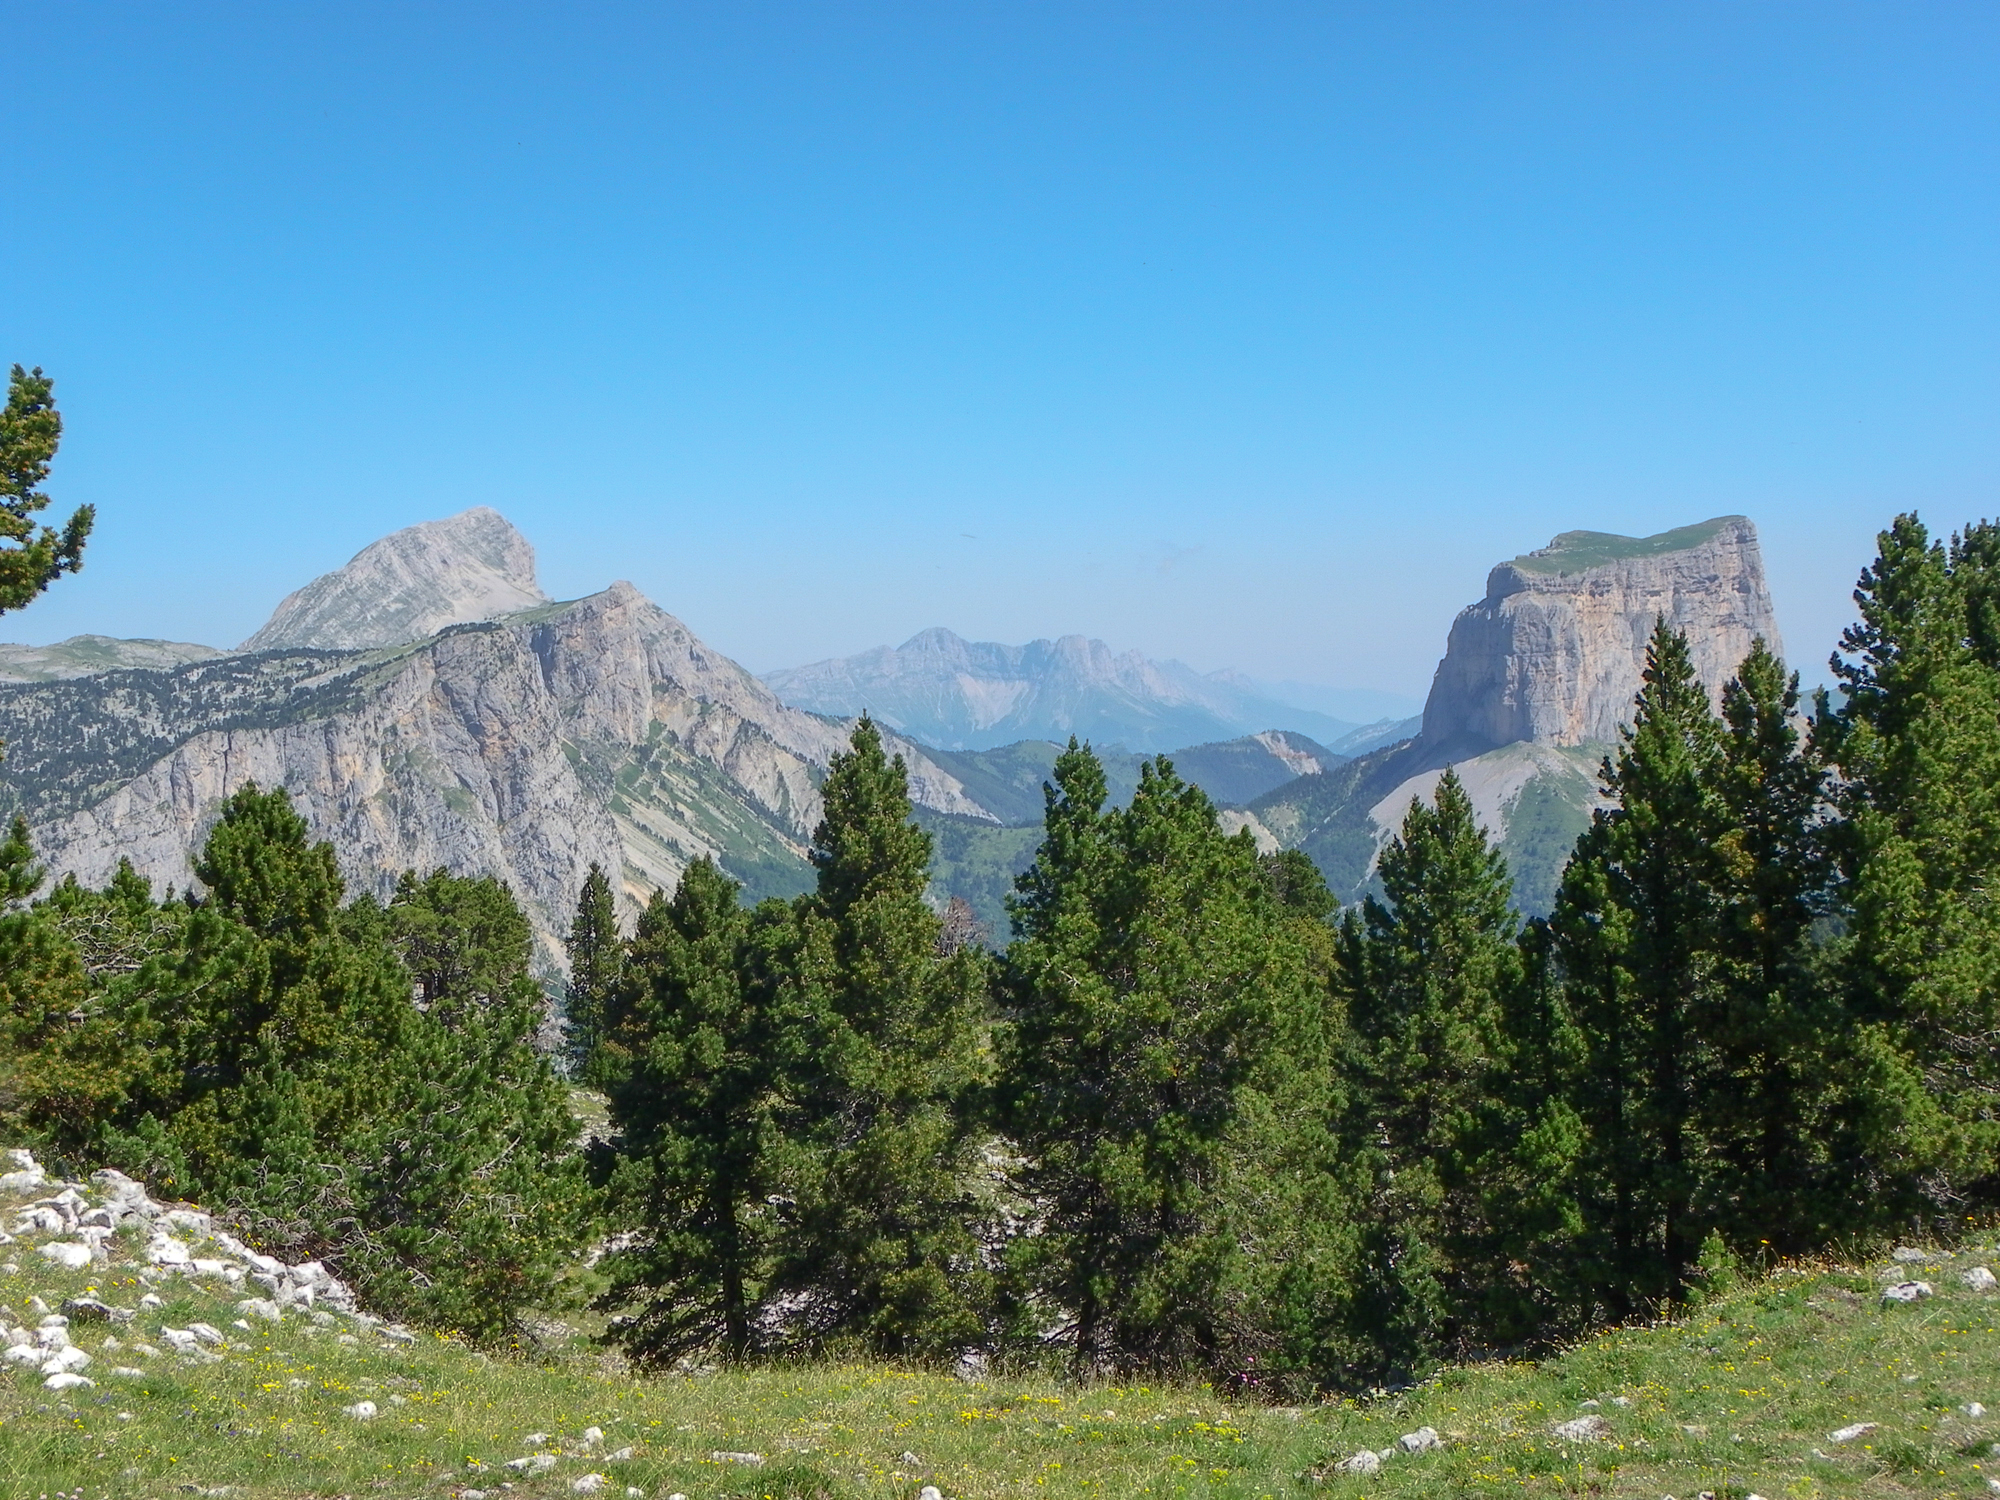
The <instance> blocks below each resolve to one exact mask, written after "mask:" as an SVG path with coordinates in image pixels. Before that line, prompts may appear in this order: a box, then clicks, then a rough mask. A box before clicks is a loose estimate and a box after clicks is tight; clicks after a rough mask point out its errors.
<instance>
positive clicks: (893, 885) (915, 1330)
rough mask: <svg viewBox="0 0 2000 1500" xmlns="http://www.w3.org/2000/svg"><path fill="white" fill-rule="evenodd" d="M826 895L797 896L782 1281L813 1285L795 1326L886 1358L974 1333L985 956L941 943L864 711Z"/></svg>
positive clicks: (840, 766)
mask: <svg viewBox="0 0 2000 1500" xmlns="http://www.w3.org/2000/svg"><path fill="white" fill-rule="evenodd" d="M821 794H822V797H823V799H824V803H825V808H826V814H825V818H824V820H823V821H822V822H821V823H820V825H819V828H818V830H817V831H816V832H815V834H814V836H813V855H812V858H813V864H814V865H815V866H816V867H817V869H818V872H819V882H818V889H817V891H816V892H815V893H814V894H813V895H811V896H808V897H804V898H801V900H800V902H799V906H798V914H797V925H796V928H795V929H794V933H793V936H792V939H791V944H792V946H791V950H790V953H789V955H788V956H787V957H786V958H785V960H784V968H785V970H786V971H787V972H786V973H785V975H784V979H783V989H782V993H781V994H780V995H779V996H778V997H777V998H776V999H775V1000H774V1002H773V1003H774V1005H776V1006H777V1007H779V1009H780V1010H781V1011H783V1013H784V1014H785V1016H786V1017H787V1018H788V1019H787V1021H786V1023H785V1030H786V1032H787V1033H788V1034H789V1035H792V1036H794V1037H796V1036H798V1035H800V1034H801V1033H802V1032H803V1031H805V1030H811V1031H814V1032H816V1035H815V1036H814V1037H813V1040H812V1045H811V1046H810V1047H805V1048H795V1049H794V1051H795V1055H796V1057H797V1060H798V1063H799V1066H800V1068H801V1070H802V1071H801V1072H799V1073H798V1074H797V1075H796V1076H795V1077H794V1079H793V1080H792V1083H791V1085H790V1091H791V1094H792V1096H793V1098H794V1099H795V1101H796V1108H797V1110H798V1111H799V1115H798V1119H799V1122H800V1125H799V1127H798V1128H799V1129H800V1130H801V1131H802V1135H801V1136H800V1145H801V1146H802V1147H803V1149H802V1150H801V1151H799V1152H798V1153H797V1154H796V1157H795V1160H796V1161H797V1163H798V1168H797V1170H796V1173H795V1175H794V1180H795V1182H796V1189H795V1196H794V1200H793V1201H794V1217H793V1221H792V1223H791V1224H790V1225H789V1226H788V1227H787V1231H786V1233H785V1234H784V1236H783V1238H782V1244H781V1250H780V1255H779V1260H778V1265H777V1267H776V1269H775V1271H774V1282H775V1284H776V1285H777V1286H778V1287H779V1288H781V1289H787V1290H793V1291H797V1292H801V1293H805V1294H807V1296H808V1304H809V1305H808V1309H807V1315H806V1316H805V1317H804V1319H803V1320H802V1322H801V1331H802V1332H803V1333H804V1334H805V1335H806V1336H807V1337H810V1338H813V1339H816V1340H818V1341H821V1342H823V1343H830V1344H840V1343H854V1344H858V1345H860V1346H863V1347H868V1348H872V1349H874V1350H877V1351H879V1352H881V1353H884V1354H889V1355H893V1356H912V1355H931V1354H941V1353H944V1352H947V1351H950V1350H953V1349H957V1348H962V1347H965V1346H966V1345H969V1344H973V1343H977V1342H980V1341H981V1340H983V1338H984V1337H985V1334H986V1325H985V1322H984V1320H983V1303H984V1300H985V1298H984V1294H983V1291H982V1286H983V1283H984V1277H983V1273H982V1268H981V1262H980V1259H979V1254H978V1246H977V1244H976V1242H975V1241H974V1239H973V1237H972V1233H971V1230H970V1228H969V1220H970V1217H971V1214H970V1205H969V1202H968V1178H969V1173H970V1168H971V1152H972V1144H973V1134H974V1130H973V1125H974V1113H975V1105H976V1100H977V1095H978V1091H979V1090H980V1089H981V1088H982V1087H983V1086H984V1083H985V1075H986V1064H985V1060H984V1056H983V1053H982V1050H981V1046H980V1034H979V1032H980V1019H981V1013H982V1010H983V1008H984V1004H985V993H986V967H985V962H984V959H983V957H982V956H981V954H980V952H979V951H978V950H976V949H974V948H971V947H962V948H960V949H958V950H957V951H955V952H952V953H944V952H942V951H941V944H940V943H939V933H940V923H939V919H938V917H937V915H936V913H934V912H933V911H932V910H931V908H930V907H929V905H928V904H927V903H926V902H925V899H924V893H925V889H926V887H927V886H928V884H929V880H930V854H931V840H930V835H929V834H928V833H926V832H925V831H924V830H923V829H921V828H919V827H917V826H916V824H914V823H913V822H912V821H911V819H910V797H909V780H908V773H907V771H906V770H905V768H904V765H903V760H902V757H901V756H896V757H894V758H893V759H892V758H891V757H889V756H888V755H887V754H886V753H885V751H884V748H883V744H882V735H881V731H880V730H879V729H877V728H876V726H875V724H874V723H873V721H872V720H870V719H868V718H867V717H865V716H864V717H863V718H862V720H861V722H860V723H859V724H858V725H857V726H856V727H855V730H854V734H853V738H852V742H851V748H850V749H849V750H848V751H846V752H845V753H843V754H840V755H836V756H835V757H834V759H833V765H832V768H831V770H830V771H829V773H828V775H827V778H826V782H825V784H824V786H823V787H822V789H821Z"/></svg>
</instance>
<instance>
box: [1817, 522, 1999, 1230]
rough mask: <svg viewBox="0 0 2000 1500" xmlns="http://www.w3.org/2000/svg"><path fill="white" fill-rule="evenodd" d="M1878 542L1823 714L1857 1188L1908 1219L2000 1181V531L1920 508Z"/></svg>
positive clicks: (1985, 1192)
mask: <svg viewBox="0 0 2000 1500" xmlns="http://www.w3.org/2000/svg"><path fill="white" fill-rule="evenodd" d="M1880 543H1881V550H1880V554H1879V556H1878V557H1877V559H1876V561H1875V563H1874V564H1873V565H1872V566H1871V567H1869V568H1867V569H1865V570H1864V571H1863V573H1862V575H1861V581H1860V585H1859V587H1858V588H1857V589H1856V590H1855V602H1856V603H1857V604H1858V605H1859V607H1860V613H1861V619H1860V622H1859V623H1858V624H1856V625H1854V626H1852V627H1851V628H1850V629H1849V630H1848V631H1847V632H1846V633H1845V635H1844V636H1843V637H1842V641H1841V645H1842V650H1843V653H1844V654H1843V655H1840V656H1836V657H1835V658H1834V660H1833V669H1834V672H1835V674H1836V675H1837V676H1838V677H1839V679H1840V681H1841V683H1842V686H1843V687H1844V688H1845V689H1846V694H1845V700H1844V702H1843V703H1842V704H1841V705H1840V707H1839V708H1838V710H1837V711H1836V710H1834V709H1832V708H1831V707H1827V708H1823V709H1822V712H1821V714H1820V716H1819V720H1818V724H1817V726H1816V731H1817V733H1818V735H1819V737H1820V738H1821V739H1822V741H1823V742H1824V743H1825V745H1826V747H1827V749H1828V753H1829V755H1830V758H1831V759H1832V761H1833V763H1834V765H1835V766H1836V767H1837V768H1838V770H1839V772H1840V778H1841V779H1840V789H1839V801H1840V807H1841V812H1842V820H1841V826H1840V829H1839V830H1838V832H1839V835H1840V840H1839V842H1840V851H1841V861H1842V865H1843V873H1844V874H1845V875H1846V877H1847V883H1846V890H1845V897H1846V903H1845V908H1846V909H1845V916H1846V918H1847V920H1848V922H1849V924H1850V930H1851V935H1852V944H1851V959H1850V962H1849V964H1848V965H1847V966H1846V971H1845V972H1846V974H1847V977H1848V980H1849V984H1850V989H1849V994H1850V1003H1851V1005H1852V1007H1853V1012H1854V1015H1853V1022H1854V1024H1853V1029H1852V1037H1851V1051H1852V1054H1853V1056H1854V1066H1855V1070H1856V1086H1857V1092H1856V1113H1857V1115H1858V1120H1857V1125H1856V1133H1857V1136H1858V1137H1859V1138H1860V1139H1861V1140H1863V1141H1864V1142H1865V1143H1866V1144H1865V1149H1864V1152H1863V1155H1862V1157H1861V1159H1860V1160H1859V1161H1857V1162H1856V1163H1855V1164H1854V1169H1855V1170H1854V1177H1855V1181H1856V1185H1857V1187H1858V1188H1859V1189H1861V1191H1860V1192H1859V1193H1858V1194H1857V1197H1861V1198H1865V1199H1866V1200H1867V1204H1868V1206H1869V1208H1870V1209H1871V1210H1872V1211H1873V1212H1874V1213H1875V1214H1878V1215H1880V1216H1882V1217H1883V1218H1885V1219H1887V1220H1889V1221H1891V1222H1893V1221H1895V1220H1897V1219H1907V1218H1909V1217H1911V1216H1914V1215H1929V1214H1943V1213H1955V1212H1957V1211H1959V1210H1960V1209H1961V1208H1962V1205H1963V1203H1964V1202H1965V1201H1966V1199H1967V1198H1968V1196H1970V1197H1971V1198H1972V1199H1973V1201H1981V1202H1990V1201H1993V1198H1994V1196H1995V1192H1994V1188H1993V1186H1992V1184H1993V1183H1995V1182H2000V1123H1996V1122H1997V1121H2000V1111H1996V1109H1995V1108H1994V1101H1995V1099H1996V1098H2000V1062H1996V1055H1995V1051H1994V1048H1993V1046H1992V1044H1991V1038H1992V1037H1993V1036H1994V1035H1995V1034H1996V1032H2000V908H1996V906H1995V904H1994V901H1993V897H1992V889H1993V872H1994V870H1995V869H1996V868H2000V670H1996V669H2000V635H1996V631H1995V624H1996V620H2000V611H1996V609H1995V600H1996V599H1997V598H2000V531H1996V529H1995V528H1994V527H1993V525H1992V524H1991V523H1983V524H1981V525H1979V526H1974V527H1971V528H1968V530H1967V532H1966V533H1965V534H1964V535H1963V536H1960V537H1954V538H1953V539H1952V540H1951V543H1950V545H1949V546H1946V545H1945V544H1943V543H1940V542H1936V541H1933V540H1932V539H1931V537H1930V534H1929V532H1928V531H1927V530H1926V529H1925V527H1924V526H1923V523H1922V522H1920V521H1919V520H1918V519H1917V518H1916V517H1915V516H1914V515H1904V516H1899V517H1897V519H1896V521H1895V523H1894V524H1893V525H1892V526H1891V527H1890V528H1889V529H1888V530H1887V531H1885V532H1883V533H1882V534H1881V537H1880Z"/></svg>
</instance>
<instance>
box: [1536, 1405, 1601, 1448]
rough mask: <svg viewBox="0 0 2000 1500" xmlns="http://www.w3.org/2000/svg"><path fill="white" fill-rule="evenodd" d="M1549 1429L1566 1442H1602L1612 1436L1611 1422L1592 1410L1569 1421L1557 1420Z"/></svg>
mask: <svg viewBox="0 0 2000 1500" xmlns="http://www.w3.org/2000/svg"><path fill="white" fill-rule="evenodd" d="M1549 1431H1550V1432H1552V1433H1554V1434H1555V1436H1556V1437H1558V1438H1560V1439H1561V1440H1562V1441H1563V1442H1565V1443H1601V1442H1603V1441H1605V1440H1606V1439H1607V1438H1609V1437H1610V1436H1611V1424H1610V1423H1609V1422H1607V1421H1605V1420H1604V1418H1602V1417H1601V1416H1599V1415H1598V1414H1597V1413H1596V1412H1591V1413H1590V1414H1589V1415H1587V1416H1581V1417H1572V1418H1570V1419H1569V1420H1568V1421H1567V1422H1556V1423H1554V1424H1552V1425H1551V1426H1550V1428H1549Z"/></svg>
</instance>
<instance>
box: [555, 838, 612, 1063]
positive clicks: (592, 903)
mask: <svg viewBox="0 0 2000 1500" xmlns="http://www.w3.org/2000/svg"><path fill="white" fill-rule="evenodd" d="M567 950H568V957H569V989H568V992H567V1003H566V1005H565V1007H564V1009H565V1013H566V1019H567V1020H568V1023H569V1030H568V1036H567V1050H568V1052H569V1057H570V1067H571V1070H572V1071H573V1072H574V1074H575V1075H576V1076H577V1077H579V1078H581V1079H583V1080H585V1081H586V1082H589V1083H594V1084H605V1083H608V1082H609V1081H610V1077H611V1074H613V1073H614V1072H615V1071H616V1069H617V1066H618V1064H617V1062H616V1061H614V1060H613V1059H612V1058H610V1057H608V1056H604V1055H600V1049H601V1048H602V1046H603V1044H604V1043H605V1041H606V1039H607V1033H608V1031H609V1029H610V1019H611V1018H610V1010H611V1006H612V1004H613V998H612V997H613V996H614V995H615V994H616V993H617V990H618V984H619V975H620V965H621V964H622V962H623V956H624V950H623V948H622V947H621V945H620V942H619V936H618V906H617V902H616V900H615V899H614V897H613V895H612V891H611V881H610V879H609V878H608V877H607V876H606V875H605V873H604V871H603V870H601V869H599V868H598V867H597V866H596V865H595V864H593V865H591V867H590V873H589V874H588V875H586V876H585V877H584V881H583V890H582V891H581V892H579V893H578V895H577V898H576V917H575V919H574V920H573V921H572V922H571V923H570V927H569V941H568V944H567Z"/></svg>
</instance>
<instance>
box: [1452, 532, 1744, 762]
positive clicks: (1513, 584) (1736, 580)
mask: <svg viewBox="0 0 2000 1500" xmlns="http://www.w3.org/2000/svg"><path fill="white" fill-rule="evenodd" d="M1660 616H1664V617H1665V618H1666V620H1667V622H1668V623H1669V624H1671V625H1673V626H1674V627H1675V628H1676V629H1678V630H1681V631H1683V632H1685V633H1686V635H1687V638H1688V645H1689V648H1690V650H1691V651H1692V652H1693V656H1694V664H1695V668H1696V670H1697V671H1698V672H1700V674H1701V678H1702V681H1704V682H1705V683H1707V684H1708V687H1709V691H1710V692H1711V693H1712V694H1715V695H1716V696H1717V700H1718V702H1719V701H1720V694H1721V691H1722V685H1723V684H1724V683H1725V682H1727V681H1728V680H1729V679H1730V678H1731V677H1732V676H1734V675H1735V673H1736V670H1737V668H1738V667H1740V666H1741V665H1742V663H1743V658H1744V657H1745V656H1746V655H1748V654H1749V651H1750V646H1751V643H1752V642H1753V641H1754V640H1756V639H1757V638H1758V637H1760V636H1761V637H1762V638H1763V639H1764V640H1765V642H1766V643H1768V644H1769V645H1770V647H1771V649H1772V650H1774V651H1777V650H1780V649H1781V646H1780V642H1779V638H1778V622H1777V616H1776V614H1775V613H1774V612H1773V610H1772V608H1771V595H1770V590H1769V587H1768V586H1767V585H1766V583H1765V580H1764V560H1763V556H1762V554H1761V553H1760V552H1759V550H1758V546H1757V528H1756V527H1755V526H1753V525H1751V523H1750V522H1749V521H1748V520H1747V519H1745V518H1744V517H1742V516H1722V517H1719V518H1717V519H1715V520H1712V521H1705V522H1703V523H1702V524H1700V525H1698V526H1687V527H1682V528H1681V529H1679V530H1677V531H1668V532H1662V533H1661V534H1660V535H1658V536H1652V537H1643V538H1642V537H1622V536H1612V535H1609V534H1607V533H1604V532H1594V531H1569V532H1564V533H1563V534H1562V535H1561V536H1559V537H1557V538H1556V539H1555V540H1554V541H1553V542H1551V543H1550V544H1549V545H1548V546H1546V547H1544V548H1542V549H1541V550H1540V551H1538V552H1530V553H1527V554H1526V555H1525V556H1522V557H1517V558H1515V559H1514V560H1513V561H1512V562H1505V563H1502V564H1500V565H1499V566H1498V567H1497V568H1495V569H1494V570H1493V571H1492V573H1491V574H1489V575H1488V577H1487V580H1486V597H1485V598H1484V599H1482V600H1480V601H1479V602H1478V603H1477V604H1474V605H1470V606H1468V607H1467V608H1466V609H1465V610H1464V611H1462V612H1461V613H1460V614H1459V616H1458V618H1457V620H1455V621H1454V622H1453V624H1452V627H1451V638H1450V641H1449V643H1448V644H1447V646H1446V648H1445V655H1444V660H1442V661H1441V662H1439V663H1438V669H1437V676H1436V678H1435V679H1434V681H1433V682H1432V684H1431V693H1430V699H1429V701H1428V702H1427V703H1426V704H1425V705H1424V729H1423V742H1424V744H1425V745H1426V746H1427V747H1429V748H1430V749H1431V750H1432V751H1433V753H1435V754H1444V755H1451V756H1459V755H1473V754H1477V753H1478V752H1479V751H1481V750H1485V749H1490V748H1493V747H1495V746H1499V745H1507V744H1512V743H1515V742H1517V741H1522V740H1526V741H1530V742H1532V743H1535V744H1545V745H1581V744H1588V743H1591V742H1595V741H1610V740H1615V739H1616V738H1617V737H1618V729H1619V726H1620V725H1622V724H1625V723H1628V722H1630V720H1631V716H1632V699H1633V696H1634V694H1636V693H1637V692H1638V690H1639V685H1640V678H1641V674H1642V673H1643V672H1644V670H1645V664H1646V640H1647V637H1648V636H1649V635H1650V634H1651V633H1652V629H1653V622H1654V620H1655V619H1656V618H1658V617H1660Z"/></svg>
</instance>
